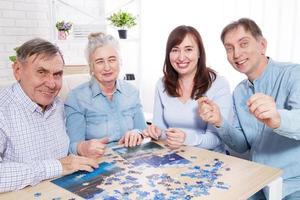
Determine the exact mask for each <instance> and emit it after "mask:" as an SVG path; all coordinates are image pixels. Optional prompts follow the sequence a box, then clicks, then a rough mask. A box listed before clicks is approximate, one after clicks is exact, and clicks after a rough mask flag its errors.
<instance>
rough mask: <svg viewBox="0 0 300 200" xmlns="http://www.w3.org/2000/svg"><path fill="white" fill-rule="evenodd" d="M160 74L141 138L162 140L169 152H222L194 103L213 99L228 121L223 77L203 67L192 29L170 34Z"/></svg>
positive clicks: (200, 48)
mask: <svg viewBox="0 0 300 200" xmlns="http://www.w3.org/2000/svg"><path fill="white" fill-rule="evenodd" d="M163 72H164V77H163V78H162V79H160V80H159V81H158V83H157V85H156V93H155V102H154V111H153V124H152V125H151V126H149V127H148V128H147V129H145V130H144V131H143V134H144V135H145V136H150V137H152V138H154V139H159V138H160V139H162V140H166V143H167V145H168V146H169V147H170V148H171V149H176V148H179V147H180V146H182V145H198V146H200V147H202V148H205V149H210V150H214V151H218V152H224V144H223V143H222V141H221V140H220V138H219V136H218V134H217V131H216V129H215V128H214V127H213V126H212V125H209V124H208V123H206V122H204V121H203V120H202V119H201V117H200V116H199V115H198V102H197V99H198V98H199V97H201V96H208V97H210V98H211V99H214V101H215V102H217V103H218V105H219V106H220V108H221V112H222V114H223V115H224V117H226V118H229V117H230V115H231V109H232V106H231V104H232V102H231V94H230V88H229V84H228V82H227V81H226V80H225V79H224V78H223V77H221V76H219V75H218V74H216V72H214V71H213V70H212V69H210V68H208V67H207V66H206V56H205V50H204V46H203V42H202V39H201V36H200V34H199V32H198V31H197V30H196V29H195V28H193V27H191V26H179V27H177V28H175V29H174V30H173V31H172V32H171V33H170V35H169V37H168V41H167V46H166V55H165V62H164V69H163Z"/></svg>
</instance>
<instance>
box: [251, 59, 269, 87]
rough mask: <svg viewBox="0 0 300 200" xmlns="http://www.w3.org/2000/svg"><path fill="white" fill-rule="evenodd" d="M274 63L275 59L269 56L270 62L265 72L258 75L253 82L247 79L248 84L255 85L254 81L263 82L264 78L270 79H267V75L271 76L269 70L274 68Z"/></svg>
mask: <svg viewBox="0 0 300 200" xmlns="http://www.w3.org/2000/svg"><path fill="white" fill-rule="evenodd" d="M273 63H274V61H273V60H272V58H269V57H268V64H267V67H266V69H265V70H264V71H263V73H262V74H261V75H260V76H259V77H257V78H256V79H255V80H254V81H253V83H251V81H249V79H247V83H248V86H253V85H254V83H257V82H261V81H264V80H268V79H266V78H267V76H269V74H270V73H268V72H269V71H270V70H271V68H272V66H273Z"/></svg>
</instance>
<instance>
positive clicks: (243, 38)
mask: <svg viewBox="0 0 300 200" xmlns="http://www.w3.org/2000/svg"><path fill="white" fill-rule="evenodd" d="M245 39H250V37H248V36H244V37H242V38H240V39H239V40H238V42H241V41H242V40H245ZM229 45H231V46H232V43H228V42H227V43H226V42H224V46H229Z"/></svg>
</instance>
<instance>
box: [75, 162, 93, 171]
mask: <svg viewBox="0 0 300 200" xmlns="http://www.w3.org/2000/svg"><path fill="white" fill-rule="evenodd" d="M77 170H82V171H88V172H92V171H94V168H92V167H91V166H89V165H82V164H81V165H79V166H78V169H77Z"/></svg>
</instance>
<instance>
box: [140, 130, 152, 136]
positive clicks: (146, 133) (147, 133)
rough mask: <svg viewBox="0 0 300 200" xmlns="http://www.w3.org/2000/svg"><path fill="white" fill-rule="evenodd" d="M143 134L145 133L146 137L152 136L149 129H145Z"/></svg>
mask: <svg viewBox="0 0 300 200" xmlns="http://www.w3.org/2000/svg"><path fill="white" fill-rule="evenodd" d="M142 134H143V136H144V137H149V136H150V134H149V132H148V129H144V130H143V132H142Z"/></svg>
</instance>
